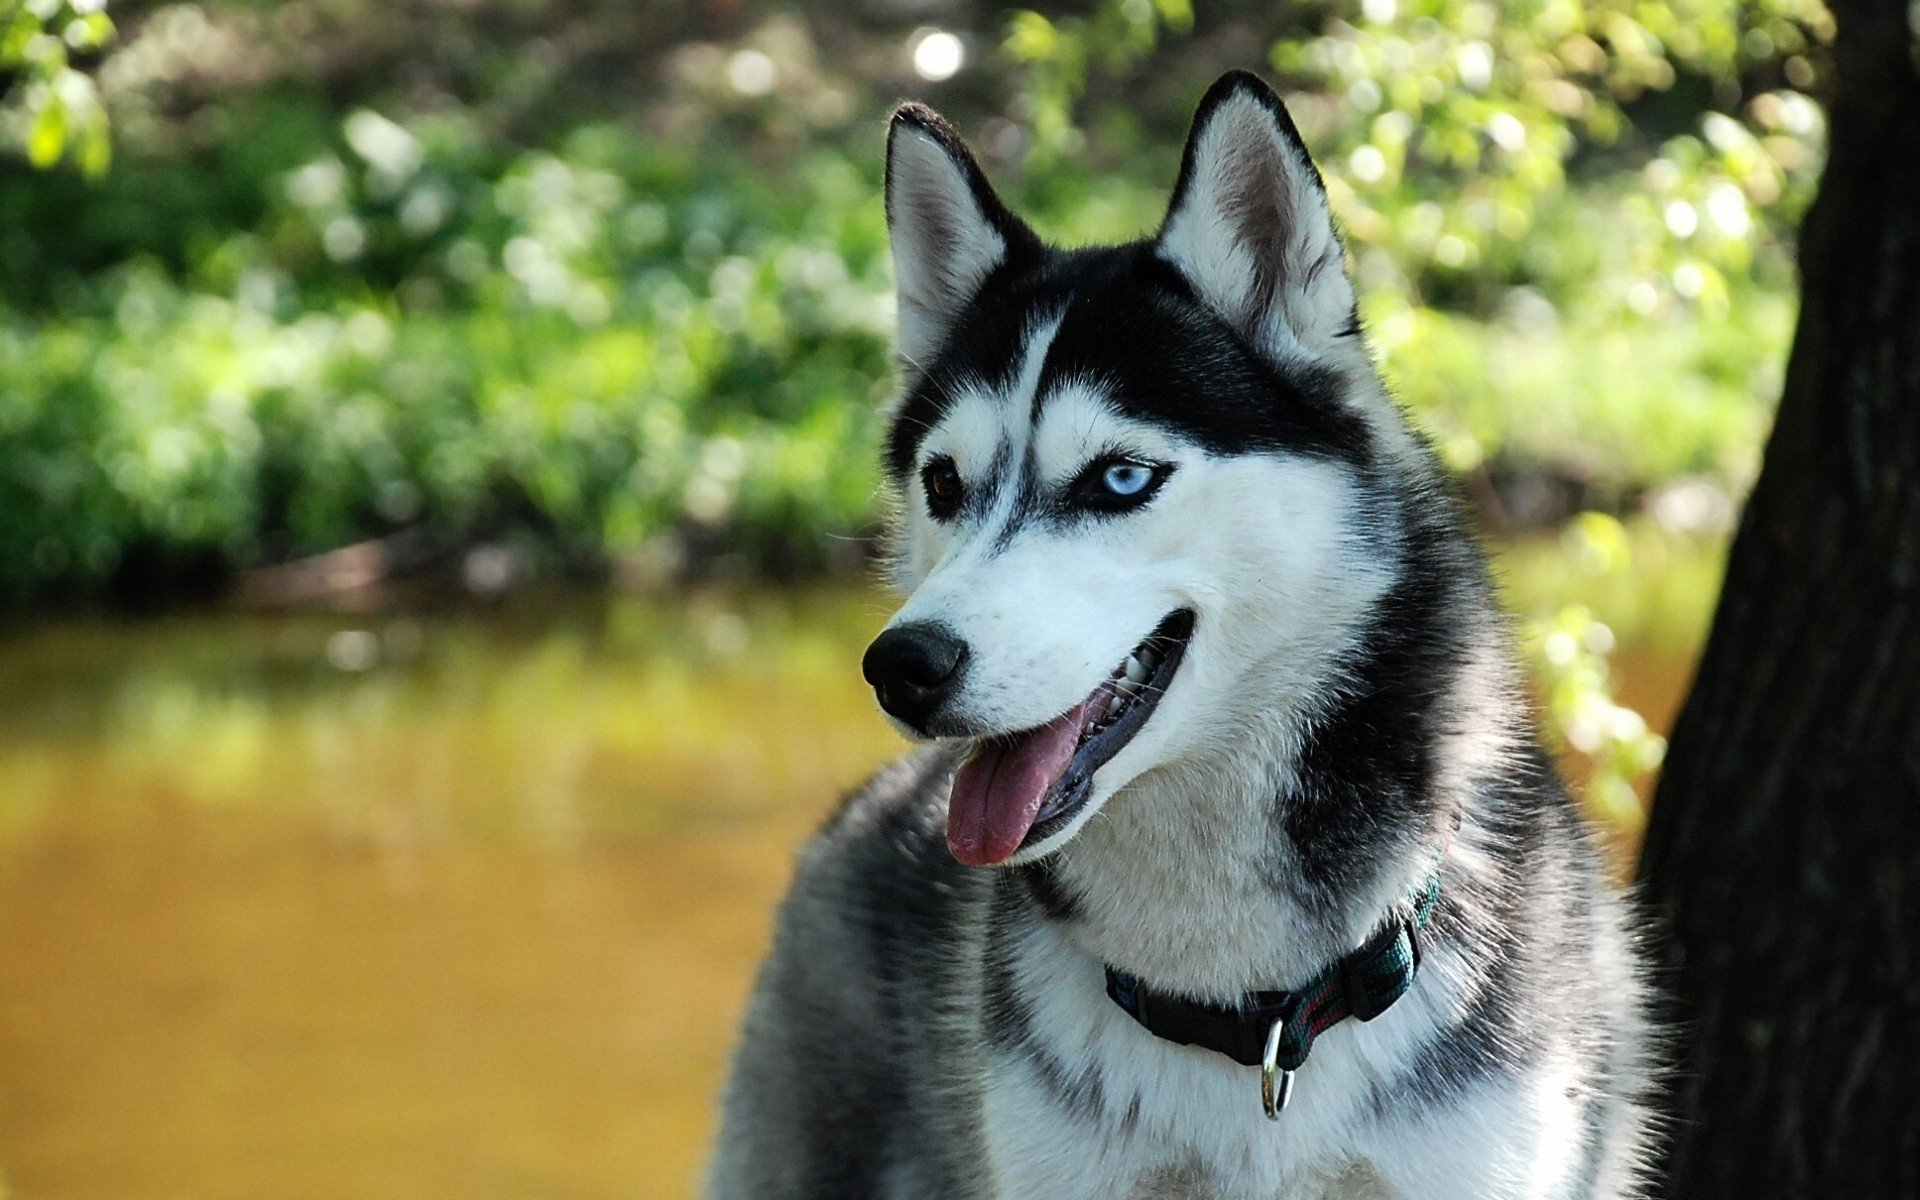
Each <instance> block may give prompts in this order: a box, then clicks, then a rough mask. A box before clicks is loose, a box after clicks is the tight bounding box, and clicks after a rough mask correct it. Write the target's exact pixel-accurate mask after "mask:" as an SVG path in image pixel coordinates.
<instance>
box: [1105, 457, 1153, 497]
mask: <svg viewBox="0 0 1920 1200" xmlns="http://www.w3.org/2000/svg"><path fill="white" fill-rule="evenodd" d="M1100 482H1101V484H1102V485H1103V486H1104V487H1105V488H1106V489H1107V490H1108V491H1109V492H1112V493H1113V494H1114V495H1116V496H1137V495H1139V494H1140V493H1141V492H1144V491H1146V490H1147V485H1148V484H1150V483H1152V482H1153V468H1152V467H1149V466H1147V465H1146V464H1145V463H1137V462H1117V463H1114V464H1113V465H1112V466H1110V467H1108V468H1107V469H1106V471H1105V472H1104V473H1103V474H1102V475H1101V476H1100Z"/></svg>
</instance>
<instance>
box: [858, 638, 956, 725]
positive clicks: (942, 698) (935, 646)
mask: <svg viewBox="0 0 1920 1200" xmlns="http://www.w3.org/2000/svg"><path fill="white" fill-rule="evenodd" d="M966 661H967V644H966V643H965V642H963V641H961V640H960V639H959V638H957V637H955V636H953V634H951V633H949V632H948V631H947V629H946V627H945V626H942V625H934V624H914V625H900V626H897V627H895V628H893V629H889V630H886V631H885V632H883V633H882V634H881V635H880V636H879V637H877V638H875V639H873V645H871V646H868V647H867V653H866V657H864V658H862V659H861V660H860V673H861V674H862V675H865V676H866V677H867V682H868V683H870V684H872V685H873V693H874V695H876V696H878V697H879V698H880V707H881V708H884V709H886V710H887V712H889V713H891V714H892V715H893V716H895V717H898V718H899V719H900V720H902V721H905V722H906V723H907V724H909V725H912V726H915V727H916V728H917V727H918V726H919V725H920V724H921V723H923V722H924V721H925V720H926V719H927V718H928V717H930V716H932V715H933V713H934V710H935V709H937V708H939V707H940V706H941V704H943V703H945V702H946V699H947V697H948V696H949V695H951V694H952V693H953V689H954V686H955V685H956V684H957V683H958V682H959V680H960V667H961V665H962V664H964V663H965V662H966Z"/></svg>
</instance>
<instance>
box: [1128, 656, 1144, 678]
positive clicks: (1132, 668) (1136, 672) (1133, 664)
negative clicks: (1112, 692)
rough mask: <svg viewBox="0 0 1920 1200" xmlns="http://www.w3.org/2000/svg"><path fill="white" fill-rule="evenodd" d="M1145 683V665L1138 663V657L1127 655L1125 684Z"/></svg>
mask: <svg viewBox="0 0 1920 1200" xmlns="http://www.w3.org/2000/svg"><path fill="white" fill-rule="evenodd" d="M1146 681H1147V664H1145V663H1143V662H1141V661H1140V657H1139V655H1128V656H1127V682H1128V683H1145V682H1146Z"/></svg>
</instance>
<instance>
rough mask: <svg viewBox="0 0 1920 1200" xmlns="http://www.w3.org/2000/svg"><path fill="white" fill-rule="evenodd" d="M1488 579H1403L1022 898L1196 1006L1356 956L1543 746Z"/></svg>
mask: <svg viewBox="0 0 1920 1200" xmlns="http://www.w3.org/2000/svg"><path fill="white" fill-rule="evenodd" d="M1430 565H1431V564H1426V565H1423V566H1430ZM1477 572H1478V563H1477V560H1473V561H1466V562H1463V563H1459V564H1454V565H1453V567H1452V569H1449V570H1445V571H1436V570H1432V569H1422V570H1420V571H1416V572H1410V573H1406V574H1405V575H1404V577H1403V580H1402V582H1401V583H1400V584H1398V585H1396V586H1395V588H1394V589H1393V590H1392V591H1391V592H1389V594H1388V595H1387V596H1386V597H1385V598H1384V599H1383V601H1382V603H1381V606H1380V607H1379V609H1378V610H1377V611H1376V612H1375V613H1374V614H1373V615H1372V616H1371V618H1370V619H1369V621H1368V623H1367V627H1366V629H1365V630H1364V631H1363V633H1364V636H1363V637H1361V638H1360V639H1358V640H1357V641H1356V646H1357V647H1358V649H1357V652H1356V653H1355V654H1354V655H1353V656H1352V657H1351V658H1350V660H1349V661H1346V662H1344V663H1341V664H1338V666H1337V669H1335V670H1329V671H1324V672H1315V673H1302V674H1301V675H1300V676H1299V677H1298V678H1299V679H1300V680H1301V682H1300V684H1299V685H1298V686H1295V687H1293V688H1291V689H1288V688H1284V687H1282V688H1277V689H1274V690H1272V691H1271V692H1270V693H1269V702H1268V703H1267V704H1266V705H1265V706H1264V708H1263V710H1262V711H1261V712H1260V713H1258V714H1257V715H1253V716H1249V717H1245V718H1242V719H1241V720H1240V721H1238V722H1236V723H1235V727H1234V728H1231V729H1230V730H1228V731H1227V734H1228V736H1224V737H1222V738H1221V739H1220V742H1219V745H1218V746H1217V747H1216V748H1215V750H1214V752H1212V753H1209V754H1206V755H1202V756H1196V758H1195V761H1193V762H1190V763H1181V764H1175V765H1172V766H1168V767H1163V768H1160V769H1157V770H1155V771H1151V772H1149V773H1147V774H1146V775H1143V776H1142V777H1141V778H1140V779H1138V780H1136V781H1134V782H1133V783H1132V784H1131V785H1129V786H1128V787H1127V788H1125V789H1123V790H1122V791H1121V792H1120V793H1119V794H1118V795H1116V796H1115V797H1114V798H1113V799H1112V800H1111V801H1109V802H1108V804H1107V805H1106V806H1105V807H1104V808H1103V809H1102V810H1101V812H1100V813H1099V814H1097V816H1096V817H1095V818H1094V819H1093V820H1092V821H1090V822H1089V823H1088V824H1087V826H1086V827H1085V828H1084V829H1082V830H1081V831H1080V833H1079V835H1078V836H1077V837H1076V838H1075V839H1074V840H1073V841H1072V842H1070V843H1068V844H1067V845H1066V846H1064V847H1062V848H1061V850H1060V851H1059V852H1057V853H1056V854H1054V855H1053V856H1051V857H1050V858H1049V859H1047V860H1045V861H1043V862H1041V863H1037V864H1033V865H1030V866H1028V867H1025V868H1022V869H1020V870H1019V872H1018V875H1017V877H1018V879H1019V880H1020V882H1021V883H1022V884H1023V885H1024V893H1025V897H1026V900H1027V902H1028V903H1029V904H1030V905H1031V907H1032V908H1033V909H1034V910H1035V911H1036V912H1037V913H1038V914H1039V916H1040V917H1042V918H1043V919H1045V920H1046V921H1048V922H1049V923H1051V924H1053V925H1054V926H1056V927H1057V928H1058V930H1059V932H1060V933H1061V934H1062V935H1063V937H1064V939H1065V941H1066V942H1067V943H1068V944H1070V945H1072V946H1074V947H1076V948H1077V949H1079V950H1080V951H1082V952H1084V953H1085V954H1087V955H1088V956H1089V957H1091V958H1094V959H1098V960H1100V961H1102V962H1104V963H1107V964H1109V965H1112V966H1115V967H1119V968H1121V969H1123V970H1125V971H1127V972H1129V973H1131V974H1133V975H1136V976H1138V977H1140V978H1141V979H1144V980H1146V981H1148V982H1149V983H1150V984H1152V985H1153V986H1154V987H1156V988H1160V989H1163V990H1171V991H1176V992H1180V993H1182V994H1185V995H1189V996H1192V997H1194V998H1197V999H1203V1000H1212V1001H1221V1002H1228V1001H1231V1000H1232V998H1234V997H1236V996H1238V995H1240V994H1241V993H1244V992H1248V991H1254V990H1260V989H1272V988H1280V989H1285V988H1290V987H1294V986H1298V985H1299V984H1300V983H1302V982H1303V981H1305V980H1306V979H1308V978H1310V977H1312V976H1313V975H1314V973H1316V972H1317V971H1319V970H1320V969H1321V968H1323V967H1324V966H1325V965H1326V964H1327V963H1329V962H1332V961H1334V960H1336V959H1338V958H1340V957H1341V956H1343V955H1345V954H1347V953H1349V952H1351V951H1352V950H1353V949H1354V948H1355V947H1356V946H1358V945H1360V944H1361V943H1363V942H1364V941H1365V940H1366V939H1367V937H1368V936H1369V935H1370V934H1371V933H1372V932H1373V931H1374V930H1376V929H1377V928H1378V927H1379V925H1380V924H1381V922H1382V921H1383V920H1384V919H1385V917H1386V915H1387V914H1388V913H1389V912H1390V911H1391V910H1392V909H1393V908H1394V907H1395V906H1396V905H1398V904H1401V903H1403V902H1404V900H1405V898H1406V897H1407V896H1408V895H1409V894H1411V893H1413V892H1414V891H1416V890H1417V889H1418V888H1419V887H1420V885H1421V884H1422V882H1423V881H1424V880H1426V879H1427V878H1428V877H1429V876H1430V874H1431V872H1432V871H1433V870H1434V869H1435V867H1436V865H1437V863H1438V862H1439V860H1440V857H1441V854H1442V852H1443V847H1444V845H1445V843H1446V841H1447V840H1448V839H1449V838H1450V837H1451V836H1452V832H1453V829H1454V828H1455V824H1456V823H1457V822H1458V821H1460V820H1462V819H1465V820H1467V821H1468V822H1472V821H1473V820H1474V809H1475V797H1476V796H1477V795H1478V794H1479V793H1480V792H1482V791H1483V790H1484V789H1485V787H1486V785H1487V783H1488V781H1489V780H1490V779H1492V778H1494V777H1495V776H1496V775H1497V774H1498V773H1499V772H1501V771H1502V770H1503V769H1505V767H1506V766H1507V764H1508V763H1510V762H1511V761H1512V759H1513V756H1514V752H1515V747H1516V746H1519V745H1522V744H1524V742H1525V741H1527V740H1529V739H1531V736H1532V735H1531V730H1530V723H1529V721H1530V719H1529V717H1528V716H1527V712H1526V709H1525V706H1524V704H1523V703H1522V702H1521V701H1520V699H1519V696H1520V693H1519V690H1518V689H1517V687H1516V686H1515V685H1514V672H1513V670H1512V667H1511V649H1510V645H1509V642H1508V637H1507V635H1506V633H1505V632H1504V630H1503V629H1502V628H1501V626H1500V623H1499V620H1498V618H1497V614H1496V610H1495V609H1494V608H1493V606H1492V602H1491V599H1490V597H1488V596H1487V595H1486V593H1485V591H1484V582H1483V579H1484V577H1481V579H1482V581H1481V582H1479V583H1476V581H1475V576H1476V574H1477ZM1335 678H1338V679H1340V680H1341V681H1342V682H1343V686H1340V687H1338V688H1335V687H1333V686H1331V681H1332V680H1333V679H1335ZM1449 870H1450V871H1457V870H1458V867H1457V866H1451V867H1450V868H1449Z"/></svg>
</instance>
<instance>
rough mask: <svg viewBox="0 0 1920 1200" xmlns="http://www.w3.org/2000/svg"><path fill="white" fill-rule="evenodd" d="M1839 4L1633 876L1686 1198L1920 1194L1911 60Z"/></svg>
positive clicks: (1895, 40) (1896, 31)
mask: <svg viewBox="0 0 1920 1200" xmlns="http://www.w3.org/2000/svg"><path fill="white" fill-rule="evenodd" d="M1834 8H1835V16H1836V18H1837V20H1838V33H1837V40H1836V43H1835V47H1834V61H1835V76H1836V78H1835V84H1836V93H1835V96H1834V100H1833V104H1832V107H1831V111H1830V122H1831V124H1830V151H1829V157H1828V164H1827V168H1826V172H1825V174H1824V175H1823V177H1822V179H1821V185H1820V192H1819V197H1818V199H1817V200H1816V201H1815V203H1814V205H1813V207H1812V209H1811V210H1810V211H1809V213H1808V215H1807V218H1806V222H1805V225H1804V227H1803V229H1802V233H1801V243H1800V270H1801V289H1802V305H1801V313H1800V323H1799V328H1798V330H1797V332H1796V334H1795V338H1794V347H1793V354H1792V358H1791V360H1790V361H1789V364H1788V368H1787V377H1786V384H1785V390H1784V392H1783V395H1782V398H1781V402H1780V413H1779V417H1778V420H1777V423H1776V425H1775V428H1774V431H1773V435H1772V438H1771V439H1770V441H1769V442H1768V445H1767V450H1766V456H1765V460H1764V465H1763V467H1762V470H1761V473H1760V478H1759V482H1758V483H1757V485H1756V486H1755V488H1754V492H1753V496H1752V498H1751V499H1750V500H1749V502H1748V505H1747V509H1746V513H1745V515H1744V516H1743V517H1742V519H1741V523H1740V528H1739V532H1738V534H1737V535H1736V537H1735V539H1734V545H1733V552H1732V556H1731V558H1730V560H1729V563H1728V568H1727V580H1726V585H1725V590H1724V592H1723V593H1722V596H1721V600H1720V608H1719V611H1718V613H1717V615H1716V617H1715V619H1714V625H1713V632H1712V634H1711V636H1710V637H1709V639H1708V642H1707V647H1706V651H1705V654H1704V656H1703V658H1702V660H1701V664H1700V669H1699V674H1698V677H1697V680H1696V683H1695V685H1694V689H1693V692H1692V695H1691V696H1690V698H1689V699H1688V701H1687V704H1686V707H1685V709H1684V710H1683V711H1682V713H1681V715H1680V719H1679V721H1678V723H1677V724H1676V726H1675V729H1674V734H1673V741H1672V751H1671V754H1670V756H1669V760H1668V766H1667V769H1666V773H1665V775H1664V777H1663V778H1662V780H1661V782H1660V787H1659V791H1658V793H1657V795H1656V798H1655V801H1654V806H1653V813H1652V819H1651V822H1650V825H1649V828H1648V832H1647V841H1646V849H1645V854H1644V858H1643V860H1642V864H1641V874H1642V880H1643V883H1644V886H1645V891H1646V895H1647V897H1648V899H1649V901H1650V902H1651V903H1652V904H1653V905H1654V906H1655V909H1656V912H1657V913H1658V914H1659V915H1660V916H1661V917H1662V918H1663V919H1664V922H1665V929H1664V933H1665V934H1666V936H1667V937H1668V938H1670V948H1671V960H1670V968H1671V969H1670V971H1669V972H1668V973H1667V979H1666V980H1665V982H1668V983H1669V984H1670V985H1671V986H1672V988H1673V989H1674V990H1675V991H1676V992H1677V1006H1676V1007H1677V1012H1676V1013H1675V1014H1674V1015H1675V1016H1676V1017H1677V1018H1678V1027H1677V1029H1676V1030H1675V1041H1676V1044H1677V1046H1678V1047H1679V1048H1680V1049H1681V1051H1682V1053H1681V1054H1680V1056H1679V1060H1678V1062H1677V1064H1676V1071H1675V1076H1674V1078H1673V1079H1672V1080H1671V1081H1670V1083H1669V1089H1670V1094H1671V1099H1672V1101H1673V1115H1674V1116H1675V1118H1676V1124H1675V1126H1674V1129H1673V1132H1672V1137H1673V1140H1672V1143H1671V1145H1670V1147H1669V1149H1668V1151H1667V1154H1666V1159H1667V1161H1666V1163H1665V1164H1664V1165H1665V1167H1666V1171H1665V1173H1664V1176H1663V1185H1662V1186H1663V1187H1664V1194H1665V1195H1666V1196H1669V1197H1673V1198H1676V1200H1680V1198H1683V1200H1721V1198H1725V1200H1735V1198H1738V1200H1753V1198H1755V1197H1762V1196H1770V1197H1779V1196H1785V1197H1826V1196H1833V1197H1842V1196H1844V1197H1848V1198H1849V1200H1858V1198H1862V1197H1873V1198H1879V1197H1887V1198H1893V1197H1913V1196H1920V1096H1917V1095H1916V1087H1920V71H1917V70H1916V50H1915V45H1914V38H1915V35H1914V32H1913V31H1912V30H1911V29H1910V28H1909V24H1908V11H1907V5H1906V3H1904V2H1903V0H1853V2H1851V3H1849V2H1847V0H1840V2H1839V3H1836V4H1835V5H1834ZM1914 12H1915V14H1916V17H1915V19H1916V20H1920V7H1916V8H1915V9H1914Z"/></svg>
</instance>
